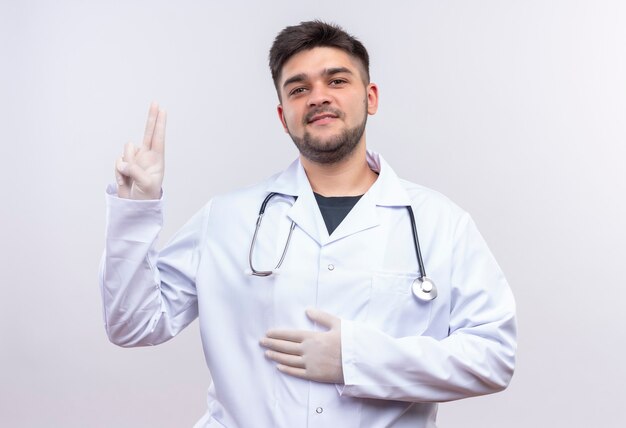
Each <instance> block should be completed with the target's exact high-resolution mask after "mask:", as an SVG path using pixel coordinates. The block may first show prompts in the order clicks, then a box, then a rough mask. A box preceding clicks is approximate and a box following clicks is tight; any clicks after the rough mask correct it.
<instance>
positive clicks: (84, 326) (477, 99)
mask: <svg viewBox="0 0 626 428" xmlns="http://www.w3.org/2000/svg"><path fill="white" fill-rule="evenodd" d="M381 4H382V2H374V1H369V2H368V1H356V0H355V1H344V2H337V1H316V2H306V4H301V2H289V1H274V2H258V4H255V5H253V4H252V2H250V4H246V3H243V2H228V3H226V2H219V3H218V2H209V1H202V2H201V1H195V2H192V1H177V2H174V1H171V2H166V1H147V0H146V1H106V2H104V1H101V2H96V1H92V2H87V1H71V0H64V1H48V2H46V1H43V0H39V1H10V0H1V1H0V159H2V168H1V169H0V174H1V175H0V178H1V179H2V182H3V193H4V197H3V202H2V204H1V205H0V216H1V218H0V219H1V222H0V232H1V235H0V263H1V273H2V282H1V285H0V292H1V294H0V302H1V304H0V307H1V310H0V425H1V426H10V427H33V426H54V427H85V426H89V427H111V426H115V427H136V426H152V427H174V426H176V427H180V426H191V425H192V424H193V422H194V421H195V420H196V419H197V418H199V416H200V415H201V414H202V413H203V411H204V406H205V404H204V400H205V391H206V388H207V386H208V383H209V380H210V378H209V374H208V372H207V370H206V368H205V366H204V361H203V356H202V352H201V347H200V341H199V337H198V332H197V324H196V323H194V324H193V325H192V326H191V327H190V328H189V329H188V330H187V331H185V332H184V333H183V334H182V335H181V336H180V337H178V338H176V339H175V340H173V341H172V342H170V343H167V344H164V345H161V346H159V347H157V348H153V349H131V350H129V349H121V348H117V347H115V346H114V345H112V344H109V343H108V342H107V339H106V336H105V334H104V330H103V327H102V317H101V306H100V297H99V291H98V287H97V269H98V262H99V257H100V253H101V250H102V247H103V229H104V195H103V193H104V187H105V185H106V184H107V183H108V182H109V181H111V180H112V165H113V160H114V158H115V157H117V156H118V155H120V154H121V150H122V147H123V144H124V143H125V142H126V141H128V140H129V139H132V140H134V141H135V142H138V141H139V139H140V138H141V133H142V129H143V123H144V120H145V114H146V111H147V107H148V103H149V102H150V101H151V100H153V99H155V100H158V101H159V102H160V103H161V104H162V105H164V106H165V107H166V108H167V109H168V113H169V121H168V139H167V172H166V182H165V189H166V192H167V197H168V205H167V206H168V211H167V224H166V228H165V230H164V232H163V238H168V237H169V236H171V235H172V233H173V232H174V231H175V230H176V229H177V228H178V227H180V226H181V225H182V224H183V222H184V221H185V220H186V219H187V218H188V217H189V216H190V215H191V214H192V213H193V212H195V210H196V209H198V208H199V207H200V206H201V205H203V203H204V202H205V201H206V200H207V199H208V198H209V197H210V196H211V195H213V194H215V193H217V192H223V191H227V190H229V189H233V188H236V187H239V186H242V185H246V184H250V183H253V182H255V181H258V180H259V179H261V178H264V177H266V176H269V175H270V174H272V173H274V172H275V171H277V170H279V169H281V168H283V167H284V166H285V165H286V164H287V163H288V162H289V161H290V160H291V159H293V158H294V157H295V156H296V151H295V149H294V148H293V147H292V146H293V144H292V143H291V141H290V140H289V138H288V137H287V136H286V135H285V134H284V133H283V132H282V129H281V127H280V125H279V122H278V120H277V119H276V114H275V105H276V102H277V101H276V98H275V94H274V89H273V86H272V83H271V79H270V76H269V71H268V69H267V51H268V49H269V46H270V44H271V42H272V40H273V38H274V36H275V35H276V33H277V32H278V31H279V30H280V29H282V28H283V27H284V26H286V25H291V24H295V23H297V22H299V21H301V20H308V19H311V18H323V19H326V20H331V21H335V22H337V23H339V24H341V25H343V26H344V27H345V28H346V29H347V30H348V31H349V32H351V33H354V34H355V35H357V36H358V37H360V39H361V40H362V41H363V42H364V43H365V45H366V46H367V47H368V49H369V51H370V55H371V57H372V67H371V72H372V73H371V74H372V77H373V80H374V81H375V82H377V83H378V84H379V87H380V92H381V106H380V110H379V113H378V114H377V115H376V116H375V117H373V118H371V119H370V121H369V124H368V142H369V145H370V147H372V148H374V149H376V150H379V151H381V152H382V153H383V154H384V155H385V157H386V159H387V160H388V161H389V162H390V163H391V164H392V165H393V166H394V168H395V169H396V171H397V172H398V173H399V174H400V175H402V176H404V177H405V178H407V179H410V180H412V181H416V182H419V183H422V184H425V185H427V186H429V187H432V188H435V189H437V190H439V191H441V192H443V193H445V194H447V195H448V196H450V197H451V198H452V199H453V200H455V201H456V202H457V203H458V204H460V205H461V206H463V207H464V208H465V209H467V210H468V211H470V212H471V213H472V214H473V217H474V218H475V220H476V222H477V223H478V225H479V227H480V228H481V231H482V232H483V234H484V236H485V238H486V239H487V241H488V242H489V244H490V246H491V248H492V250H493V252H494V254H495V255H496V257H497V259H498V260H499V262H500V264H501V266H502V267H503V269H504V271H505V273H506V274H507V277H508V279H509V281H510V283H511V286H512V288H513V290H514V293H515V295H516V298H517V302H518V308H519V331H520V340H519V354H518V355H519V360H518V361H519V362H518V369H517V372H516V375H515V377H514V379H513V382H512V384H511V386H510V388H509V389H508V390H507V391H505V392H504V393H501V394H497V395H494V396H489V397H482V398H476V399H471V400H465V401H461V402H458V403H449V404H444V405H442V406H441V407H440V418H439V420H440V425H441V426H442V427H465V428H471V427H480V428H486V427H509V428H515V427H529V426H532V427H591V426H601V427H618V426H620V427H621V426H624V420H623V418H620V416H615V415H616V414H617V415H621V413H622V412H621V410H622V409H621V407H622V406H623V399H624V392H625V391H624V386H623V385H624V384H625V381H626V369H625V367H626V365H625V364H624V363H623V359H624V357H623V355H624V353H623V349H624V345H623V344H624V343H625V342H626V340H625V339H626V333H625V330H626V329H625V328H624V326H625V324H626V323H625V321H626V319H625V318H626V317H625V316H624V313H623V311H622V305H623V302H624V300H625V299H626V287H625V286H626V281H625V280H624V272H623V269H622V268H621V267H622V266H624V262H623V259H624V256H626V251H625V250H624V242H626V226H625V222H624V219H625V218H626V202H625V195H626V173H625V168H624V158H625V155H626V149H625V141H626V139H625V137H626V126H625V125H626V123H625V122H626V50H625V46H626V43H625V42H626V26H625V25H624V23H625V22H626V7H625V3H624V2H621V1H619V0H615V1H602V0H587V1H565V0H562V1H545V0H544V1H540V0H531V1H504V0H500V1H498V0H493V1H397V2H388V3H387V5H386V6H384V7H382V6H381ZM260 160H262V161H260ZM620 419H621V420H620Z"/></svg>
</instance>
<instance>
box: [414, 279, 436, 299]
mask: <svg viewBox="0 0 626 428" xmlns="http://www.w3.org/2000/svg"><path fill="white" fill-rule="evenodd" d="M411 290H412V291H413V295H414V296H415V297H417V298H418V299H420V300H423V301H425V302H428V301H430V300H433V299H434V298H435V297H437V287H435V283H434V282H432V281H431V280H430V279H428V278H426V277H425V276H424V277H422V278H416V279H415V281H413V285H412V287H411Z"/></svg>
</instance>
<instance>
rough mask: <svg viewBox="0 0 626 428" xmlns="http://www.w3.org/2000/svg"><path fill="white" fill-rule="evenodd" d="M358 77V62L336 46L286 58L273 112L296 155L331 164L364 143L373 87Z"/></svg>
mask: <svg viewBox="0 0 626 428" xmlns="http://www.w3.org/2000/svg"><path fill="white" fill-rule="evenodd" d="M364 79H365V78H364V72H363V71H362V66H361V64H360V63H359V61H358V60H357V59H354V58H352V57H351V56H350V55H348V54H347V53H345V52H344V51H342V50H340V49H336V48H329V47H318V48H313V49H310V50H305V51H302V52H299V53H297V54H296V55H294V56H292V57H291V58H289V60H288V61H287V62H286V63H285V65H284V66H283V68H282V73H281V77H280V81H279V87H278V90H279V93H280V98H281V104H279V106H278V116H279V117H280V120H281V122H282V124H283V127H284V128H285V132H287V133H288V134H289V135H290V136H291V139H292V140H293V142H294V143H295V144H296V146H297V147H298V150H300V153H301V155H302V156H304V157H305V158H307V159H308V160H310V161H313V162H317V163H324V164H329V163H337V162H339V161H341V160H342V159H345V158H346V157H348V156H349V155H350V154H351V153H352V152H353V151H354V149H355V148H356V147H357V146H359V145H360V144H364V142H365V138H364V131H365V123H366V121H367V115H368V114H374V113H376V110H377V108H378V88H377V87H376V85H375V84H373V83H369V84H368V83H365V81H364Z"/></svg>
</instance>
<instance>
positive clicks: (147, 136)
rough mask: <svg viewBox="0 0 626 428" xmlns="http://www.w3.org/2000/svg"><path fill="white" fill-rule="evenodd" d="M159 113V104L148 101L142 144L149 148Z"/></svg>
mask: <svg viewBox="0 0 626 428" xmlns="http://www.w3.org/2000/svg"><path fill="white" fill-rule="evenodd" d="M158 115H159V105H158V104H157V103H156V102H154V101H153V102H151V103H150V108H149V109H148V120H147V121H146V130H145V132H144V134H143V146H144V147H145V148H146V149H148V150H150V147H151V146H152V137H153V136H154V128H155V126H156V121H157V116H158Z"/></svg>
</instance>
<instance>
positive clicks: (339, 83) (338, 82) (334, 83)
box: [330, 79, 348, 86]
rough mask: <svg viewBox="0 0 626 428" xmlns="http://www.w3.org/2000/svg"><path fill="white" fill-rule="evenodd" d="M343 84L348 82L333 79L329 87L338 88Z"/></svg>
mask: <svg viewBox="0 0 626 428" xmlns="http://www.w3.org/2000/svg"><path fill="white" fill-rule="evenodd" d="M344 83H348V82H347V81H346V80H344V79H333V80H331V81H330V85H331V86H340V85H343V84H344Z"/></svg>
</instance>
